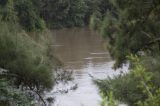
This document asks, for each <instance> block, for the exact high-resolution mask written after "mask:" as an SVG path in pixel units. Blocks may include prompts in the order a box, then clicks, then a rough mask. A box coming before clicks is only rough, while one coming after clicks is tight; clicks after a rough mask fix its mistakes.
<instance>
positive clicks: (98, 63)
mask: <svg viewBox="0 0 160 106" xmlns="http://www.w3.org/2000/svg"><path fill="white" fill-rule="evenodd" d="M52 33H53V40H54V45H53V47H54V53H55V55H56V56H57V57H58V58H59V59H60V60H61V61H62V62H63V63H64V67H65V69H67V70H72V71H73V77H74V80H73V81H71V82H69V83H68V84H59V85H57V86H55V87H54V89H53V90H52V91H51V92H50V93H49V94H48V96H51V97H52V96H54V97H55V103H54V104H52V106H100V102H101V97H100V95H99V93H98V88H97V86H96V85H95V84H94V83H93V81H92V77H94V78H97V79H104V78H107V77H109V76H110V77H113V76H115V75H117V74H119V73H120V70H117V71H114V70H113V69H112V65H113V63H114V61H113V60H112V59H111V58H110V55H109V53H108V51H107V50H106V47H105V45H106V44H105V42H104V41H103V39H102V38H101V36H100V35H98V34H97V33H96V32H93V31H90V30H89V29H88V28H82V29H80V28H72V29H62V30H54V31H53V32H52ZM123 70H127V66H126V67H124V69H123ZM91 76H92V77H91ZM75 85H76V87H77V89H76V90H68V89H69V87H72V86H75ZM58 90H66V92H65V93H57V94H54V92H55V91H58Z"/></svg>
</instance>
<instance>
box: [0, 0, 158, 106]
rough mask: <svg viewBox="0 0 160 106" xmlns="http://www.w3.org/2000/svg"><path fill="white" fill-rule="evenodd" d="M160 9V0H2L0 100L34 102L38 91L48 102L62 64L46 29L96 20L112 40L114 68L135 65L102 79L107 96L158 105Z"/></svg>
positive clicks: (95, 26)
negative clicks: (57, 61) (45, 93)
mask: <svg viewBox="0 0 160 106" xmlns="http://www.w3.org/2000/svg"><path fill="white" fill-rule="evenodd" d="M159 13H160V1H159V0H0V105H4V104H5V105H12V106H14V105H22V104H23V105H27V106H28V105H34V102H32V100H33V99H34V96H31V95H32V94H33V93H36V94H37V95H38V96H39V97H40V99H41V100H42V101H43V102H44V100H43V98H42V96H41V93H42V92H43V91H44V90H49V89H51V88H52V87H53V85H54V80H55V79H54V78H53V74H54V70H53V66H56V65H57V64H56V65H55V64H53V63H54V62H53V60H55V59H54V56H53V55H52V54H53V53H50V52H51V48H50V46H49V45H50V41H49V39H48V36H47V35H46V36H44V33H43V32H45V31H46V30H47V28H62V27H80V26H84V25H88V24H89V23H90V26H91V28H92V29H94V30H98V31H99V33H100V34H101V35H102V36H103V37H104V39H106V40H107V42H108V45H107V46H108V49H109V51H110V54H111V56H112V57H113V59H115V60H116V63H115V65H114V68H115V69H116V68H119V67H122V65H123V64H125V63H129V64H130V69H131V72H130V73H127V74H123V75H120V76H117V77H116V78H114V79H109V80H108V79H107V80H104V81H98V82H97V84H98V85H99V86H100V90H101V91H102V92H103V96H104V98H105V96H108V95H109V97H111V98H115V99H116V100H120V101H123V102H125V103H127V104H129V105H140V106H151V105H152V106H158V105H159V99H160V97H159V87H160V71H159V70H160V64H159V62H160V55H159V53H160V37H159V36H160V35H159V34H160V30H159V29H160V20H159V19H160V14H159ZM31 32H33V33H34V34H31ZM130 54H133V55H131V56H129V55H130ZM127 56H129V58H128V57H127ZM104 100H106V98H105V99H104ZM109 101H110V104H112V105H114V103H113V100H112V99H109ZM44 103H45V102H44ZM103 104H105V102H104V103H102V105H103Z"/></svg>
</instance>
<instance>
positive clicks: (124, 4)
mask: <svg viewBox="0 0 160 106" xmlns="http://www.w3.org/2000/svg"><path fill="white" fill-rule="evenodd" d="M109 4H110V8H109V9H108V10H105V12H102V13H101V14H102V16H103V18H102V19H101V20H102V22H101V23H99V24H100V25H99V26H100V28H98V29H101V30H100V33H101V34H102V35H103V36H105V37H106V39H107V40H108V41H109V42H108V43H109V48H110V52H111V55H112V57H113V58H114V59H115V60H116V63H115V66H114V67H115V68H118V67H121V66H122V64H123V63H126V60H127V58H126V56H127V55H129V54H130V53H132V54H137V55H139V54H138V53H139V51H145V52H149V53H154V51H155V50H156V51H157V50H158V51H159V41H160V40H159V33H160V31H159V30H158V29H159V26H160V22H159V20H158V18H159V17H160V15H159V14H158V12H159V11H160V9H159V6H160V3H159V2H158V1H157V0H151V1H150V0H141V1H139V0H134V1H128V0H121V1H119V0H109ZM102 10H103V9H101V8H100V10H99V11H102ZM108 11H109V12H108ZM104 13H105V14H108V13H110V14H109V15H105V14H104Z"/></svg>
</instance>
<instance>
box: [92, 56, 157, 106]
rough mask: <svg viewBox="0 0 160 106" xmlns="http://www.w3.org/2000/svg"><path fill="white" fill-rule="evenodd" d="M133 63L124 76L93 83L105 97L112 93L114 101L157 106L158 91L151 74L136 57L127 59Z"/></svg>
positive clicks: (139, 105)
mask: <svg viewBox="0 0 160 106" xmlns="http://www.w3.org/2000/svg"><path fill="white" fill-rule="evenodd" d="M129 58H130V59H131V61H132V62H133V68H132V70H131V71H130V72H129V73H127V74H124V75H120V76H118V77H115V78H114V79H107V80H103V81H95V82H96V84H97V85H98V86H99V88H100V92H102V93H103V94H104V95H105V96H109V95H110V92H113V96H114V97H115V99H116V100H119V101H122V102H124V103H127V104H128V105H129V106H159V105H160V92H159V91H160V90H159V87H158V85H155V84H154V80H157V79H156V78H155V77H154V73H153V72H149V71H146V68H145V67H144V66H143V65H142V63H141V61H140V59H139V58H138V57H136V56H130V57H129Z"/></svg>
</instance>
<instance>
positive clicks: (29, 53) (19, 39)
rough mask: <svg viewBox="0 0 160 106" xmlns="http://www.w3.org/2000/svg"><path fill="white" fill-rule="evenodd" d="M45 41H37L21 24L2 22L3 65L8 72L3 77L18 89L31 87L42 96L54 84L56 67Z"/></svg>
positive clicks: (0, 55) (0, 50) (0, 62)
mask: <svg viewBox="0 0 160 106" xmlns="http://www.w3.org/2000/svg"><path fill="white" fill-rule="evenodd" d="M37 40H38V39H37ZM44 41H45V40H43V43H38V42H36V41H35V40H33V38H31V37H30V36H28V35H27V34H26V33H25V32H24V31H22V30H21V29H20V28H19V27H18V25H16V24H14V25H13V24H11V23H5V22H1V23H0V68H2V69H5V70H7V72H5V73H4V75H1V76H0V79H2V78H7V79H8V80H11V82H12V83H13V85H15V86H16V87H17V88H21V89H22V90H31V91H33V92H35V93H37V94H38V95H39V96H40V94H41V92H43V91H44V90H48V89H51V88H52V87H53V84H54V76H53V70H52V68H53V67H52V63H51V60H50V57H49V56H48V46H47V43H44ZM39 42H40V41H39ZM0 95H1V94H0ZM40 98H41V99H42V100H43V98H42V97H40Z"/></svg>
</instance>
